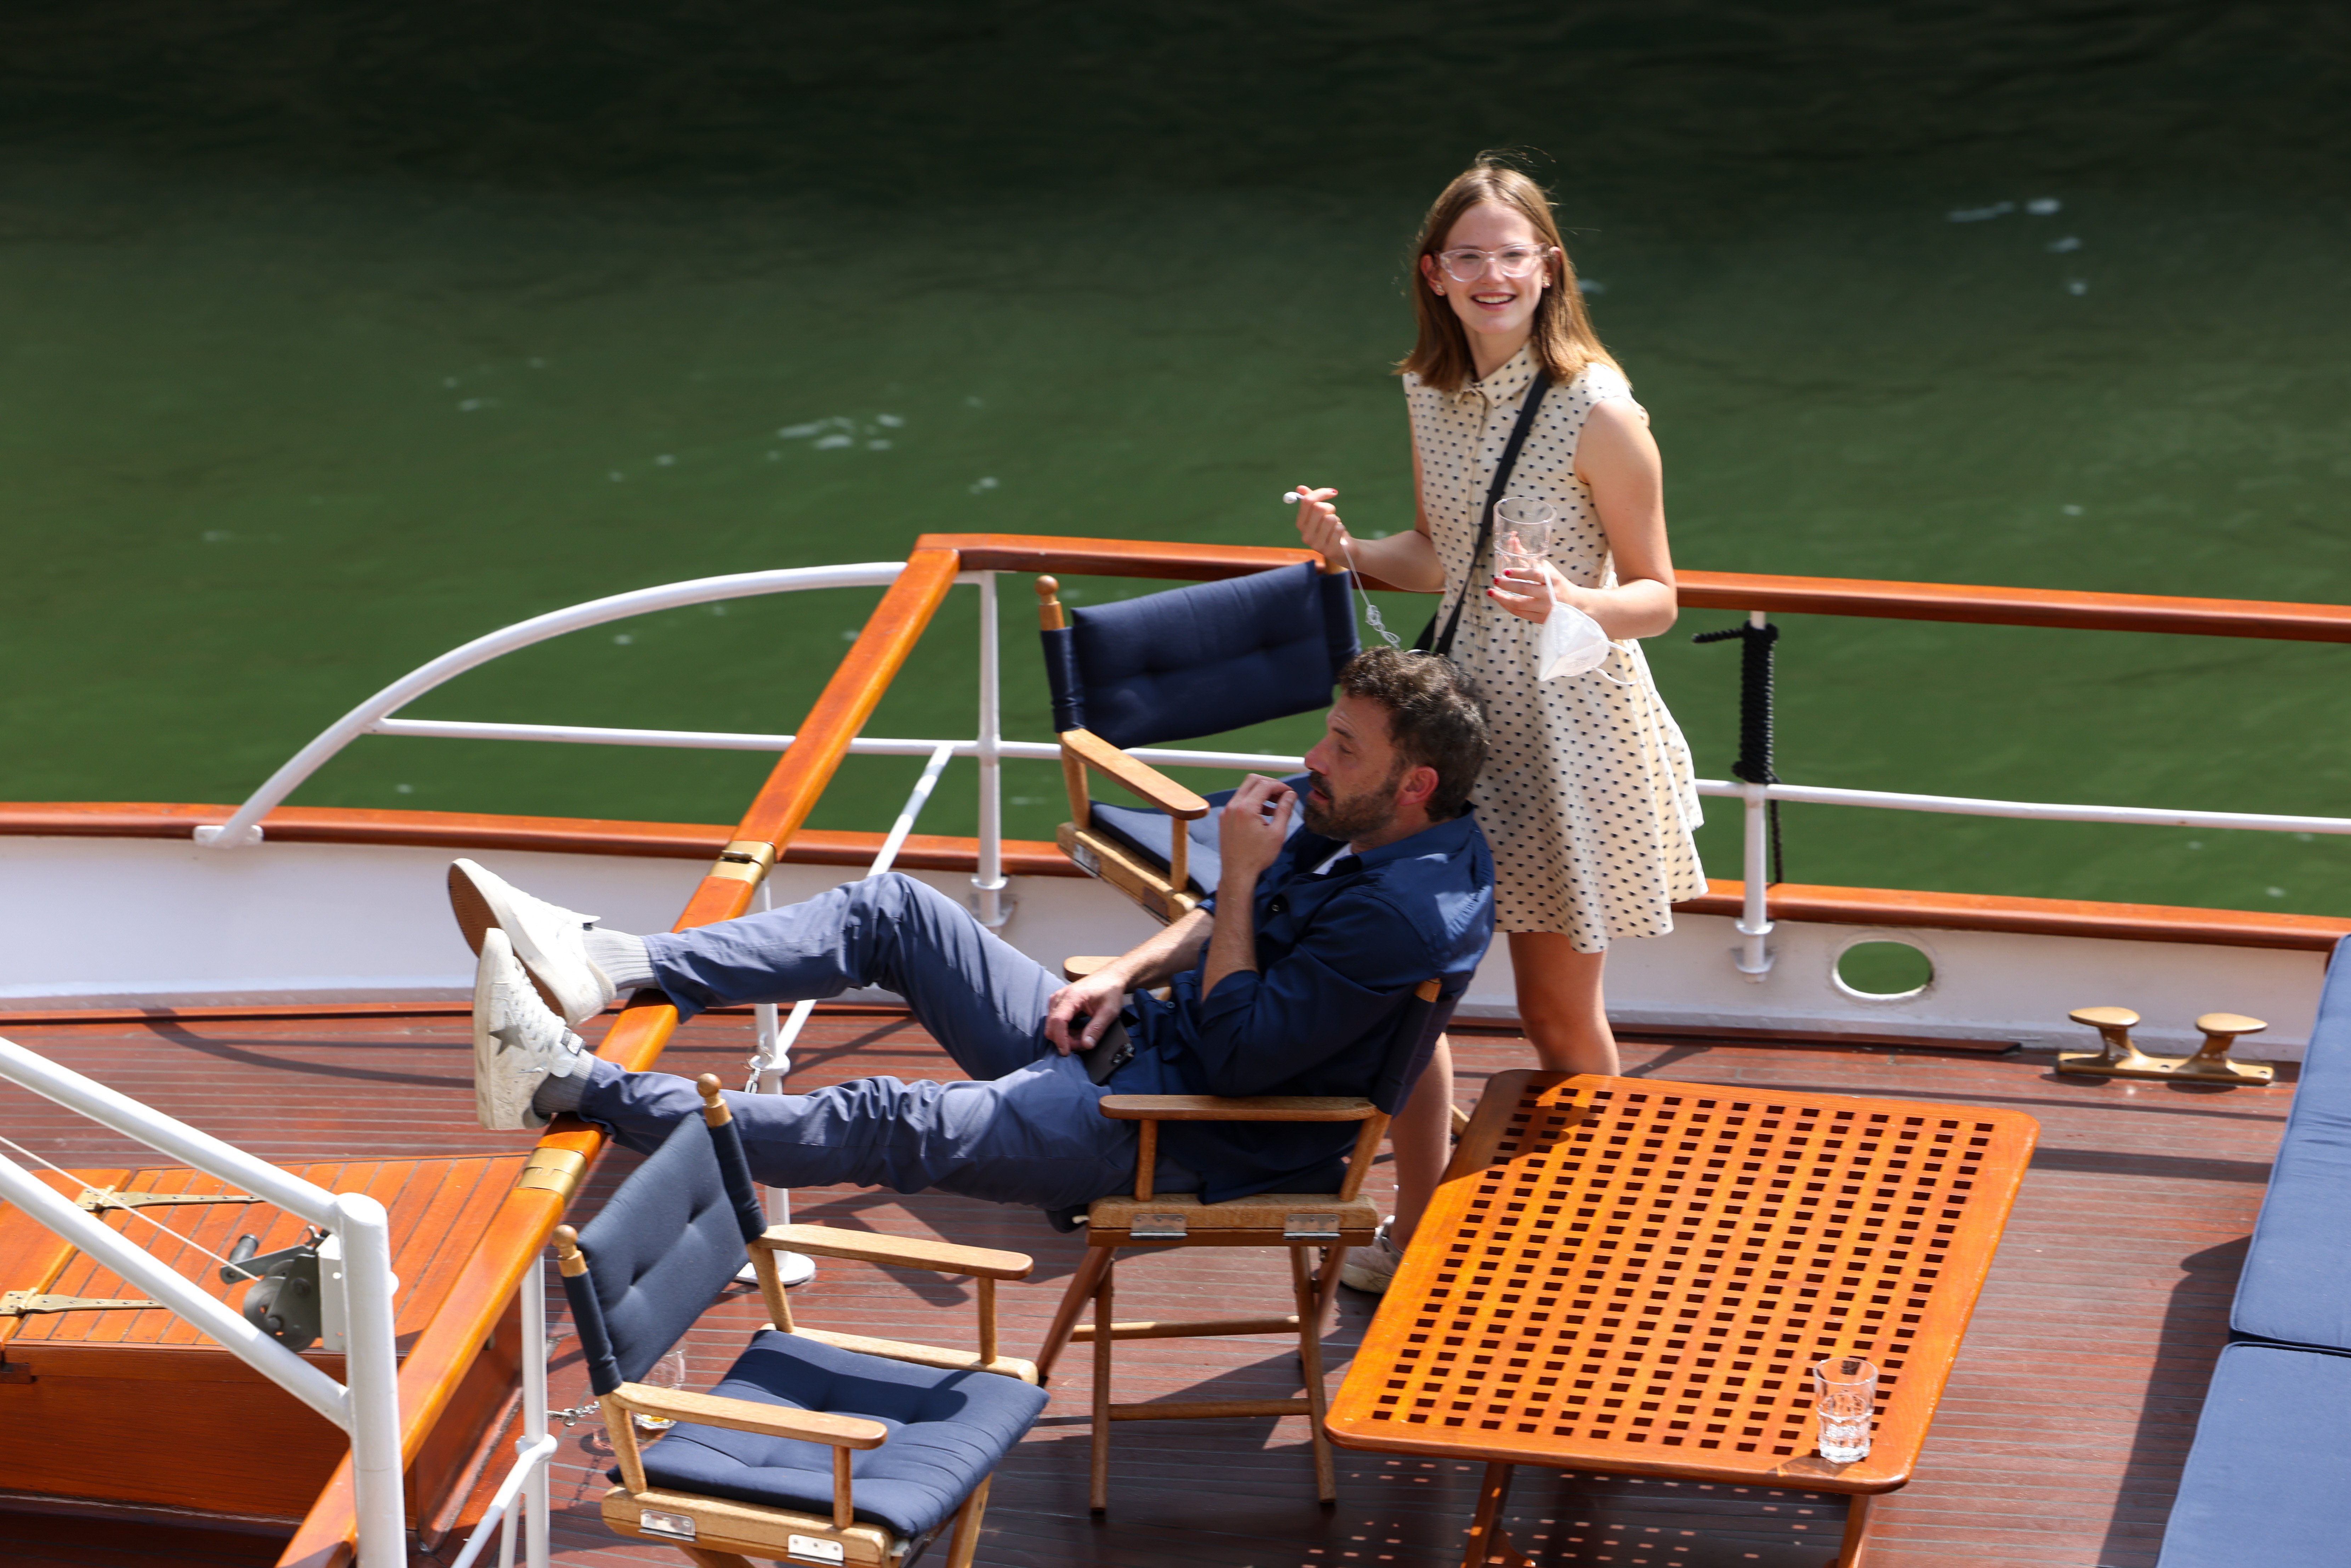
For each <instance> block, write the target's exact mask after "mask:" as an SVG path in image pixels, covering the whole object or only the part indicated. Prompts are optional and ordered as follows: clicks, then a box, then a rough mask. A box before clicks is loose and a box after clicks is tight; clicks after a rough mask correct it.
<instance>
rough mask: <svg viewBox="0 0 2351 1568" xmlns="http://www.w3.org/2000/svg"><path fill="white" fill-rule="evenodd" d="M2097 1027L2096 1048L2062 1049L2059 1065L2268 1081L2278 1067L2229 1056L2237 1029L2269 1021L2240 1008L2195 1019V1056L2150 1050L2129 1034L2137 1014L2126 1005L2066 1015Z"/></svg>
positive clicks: (2139, 1074) (2199, 1079) (2188, 1078)
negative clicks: (2199, 1041)
mask: <svg viewBox="0 0 2351 1568" xmlns="http://www.w3.org/2000/svg"><path fill="white" fill-rule="evenodd" d="M2065 1016H2066V1017H2068V1018H2070V1019H2073V1020H2074V1022H2075V1023H2078V1024H2086V1025H2088V1026H2089V1027H2090V1028H2092V1029H2095V1030H2097V1031H2098V1037H2099V1039H2100V1040H2101V1041H2102V1042H2103V1048H2102V1049H2101V1050H2098V1051H2059V1052H2058V1053H2057V1071H2060V1072H2064V1073H2072V1074H2075V1075H2078V1076H2083V1077H2090V1078H2168V1079H2176V1080H2182V1081H2185V1082H2190V1083H2223V1084H2227V1083H2268V1082H2273V1081H2274V1080H2275V1079H2276V1077H2277V1068H2276V1066H2275V1065H2274V1064H2273V1063H2271V1062H2267V1061H2231V1060H2229V1046H2230V1043H2231V1041H2233V1040H2235V1039H2236V1038H2237V1037H2238V1036H2239V1035H2244V1034H2258V1033H2260V1032H2261V1031H2262V1030H2265V1029H2267V1028H2269V1027H2270V1026H2269V1025H2268V1024H2266V1023H2263V1022H2262V1020H2261V1019H2253V1018H2246V1017H2244V1016H2242V1015H2241V1014H2239V1013H2206V1014H2205V1015H2204V1016H2203V1017H2201V1018H2199V1019H2197V1020H2196V1027H2197V1028H2198V1029H2199V1030H2203V1031H2204V1043H2203V1045H2202V1046H2201V1047H2199V1049H2198V1050H2197V1051H2196V1054H2195V1055H2193V1056H2149V1055H2147V1053H2146V1052H2145V1051H2141V1050H2139V1048H2138V1047H2137V1044H2135V1043H2134V1042H2133V1041H2132V1040H2131V1037H2130V1031H2131V1030H2132V1029H2133V1028H2135V1027H2136V1026H2137V1023H2138V1021H2139V1018H2138V1014H2137V1013H2135V1012H2133V1011H2131V1009H2128V1008H2075V1009H2074V1010H2073V1011H2072V1012H2070V1013H2068V1014H2066V1015H2065Z"/></svg>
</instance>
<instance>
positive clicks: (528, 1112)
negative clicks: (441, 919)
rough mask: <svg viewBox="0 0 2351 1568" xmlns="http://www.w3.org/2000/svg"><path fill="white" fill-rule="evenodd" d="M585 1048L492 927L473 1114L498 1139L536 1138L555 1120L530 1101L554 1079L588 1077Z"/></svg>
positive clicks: (477, 1016)
mask: <svg viewBox="0 0 2351 1568" xmlns="http://www.w3.org/2000/svg"><path fill="white" fill-rule="evenodd" d="M587 1063H588V1052H587V1050H586V1048H585V1042H584V1041H582V1040H580V1037H579V1036H578V1035H576V1034H573V1033H572V1032H571V1031H570V1030H568V1029H566V1028H564V1027H563V1020H562V1019H559V1018H557V1017H556V1016H555V1015H554V1014H553V1013H551V1012H549V1011H548V1010H547V1004H546V1003H544V1002H542V1001H540V1000H539V999H538V989H537V988H535V987H533V986H532V984H531V982H530V975H529V973H528V971H527V970H525V969H524V968H523V967H522V965H521V964H520V963H519V962H517V960H516V958H515V952H514V945H513V944H512V943H510V942H508V941H507V935H506V933H505V932H504V931H501V930H499V929H498V928H497V927H496V926H492V927H491V928H490V929H489V930H488V931H487V932H486V933H485V934H484V936H483V937H482V961H481V963H480V965H479V966H478V967H475V971H474V1113H475V1115H477V1116H479V1117H480V1118H481V1121H482V1125H483V1126H485V1127H487V1128H489V1129H490V1130H491V1131H492V1132H536V1131H538V1129H539V1128H541V1127H544V1126H546V1125H547V1124H548V1122H549V1118H548V1117H546V1116H542V1115H540V1114H539V1113H538V1112H536V1111H534V1110H532V1109H531V1108H530V1097H531V1096H532V1095H533V1094H535V1093H537V1092H538V1086H539V1085H540V1084H541V1083H543V1082H546V1081H547V1080H548V1079H549V1078H568V1077H569V1076H570V1075H571V1074H573V1073H575V1072H581V1071H586V1070H587Z"/></svg>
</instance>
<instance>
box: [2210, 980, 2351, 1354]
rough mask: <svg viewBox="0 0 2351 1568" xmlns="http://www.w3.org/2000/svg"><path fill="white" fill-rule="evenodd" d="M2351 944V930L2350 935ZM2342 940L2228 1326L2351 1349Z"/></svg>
mask: <svg viewBox="0 0 2351 1568" xmlns="http://www.w3.org/2000/svg"><path fill="white" fill-rule="evenodd" d="M2346 943H2351V938H2346ZM2344 953H2345V945H2344V944H2337V945H2336V946H2335V957H2334V959H2333V961H2332V962H2331V963H2330V964H2329V965H2328V966H2327V970H2326V987H2325V991H2324V992H2323V993H2322V994H2321V995H2320V997H2319V1002H2318V1022H2317V1025H2316V1026H2315V1027H2314V1029H2313V1030H2311V1032H2310V1051H2309V1052H2308V1054H2307V1055H2305V1056H2304V1058H2303V1063H2302V1079H2301V1082H2298V1083H2297V1084H2295V1086H2294V1112H2293V1113H2292V1114H2291V1115H2290V1116H2288V1117H2287V1118H2286V1124H2285V1135H2284V1137H2283V1139H2282V1140H2281V1141H2280V1143H2279V1145H2278V1154H2277V1163H2276V1165H2275V1166H2273V1168H2272V1170H2271V1172H2270V1186H2269V1191H2268V1193H2267V1194H2266V1195H2265V1196H2264V1197H2262V1216H2261V1219H2260V1222H2259V1223H2257V1224H2256V1225H2255V1226H2254V1227H2253V1241H2252V1249H2251V1250H2250V1251H2249V1252H2248V1253H2247V1254H2246V1258H2245V1270H2244V1273H2243V1274H2242V1275H2241V1276H2240V1277H2239V1279H2238V1281H2237V1299H2236V1302H2235V1305H2234V1306H2232V1307H2231V1310H2230V1312H2229V1326H2230V1327H2231V1328H2232V1329H2234V1330H2235V1331H2236V1332H2237V1333H2240V1334H2241V1335H2244V1336H2246V1337H2248V1338H2252V1339H2266V1340H2277V1341H2280V1342H2282V1343H2287V1344H2312V1345H2320V1346H2323V1347H2325V1348H2326V1349H2329V1350H2344V1351H2351V1221H2346V1211H2351V960H2346V957H2345V956H2344Z"/></svg>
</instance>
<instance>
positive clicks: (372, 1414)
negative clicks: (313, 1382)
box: [334, 1192, 408, 1568]
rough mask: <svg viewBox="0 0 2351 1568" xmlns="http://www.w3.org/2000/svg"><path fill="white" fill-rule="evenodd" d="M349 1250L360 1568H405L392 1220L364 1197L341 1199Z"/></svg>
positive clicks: (340, 1221) (348, 1371)
mask: <svg viewBox="0 0 2351 1568" xmlns="http://www.w3.org/2000/svg"><path fill="white" fill-rule="evenodd" d="M334 1229H335V1234H336V1235H337V1236H339V1237H340V1238H341V1239H342V1243H343V1268H342V1275H343V1278H342V1287H343V1322H344V1324H345V1331H346V1333H345V1337H346V1339H347V1341H348V1346H347V1348H346V1349H345V1351H344V1353H343V1355H344V1360H343V1376H344V1378H345V1380H346V1381H347V1382H348V1384H349V1385H350V1391H351V1393H350V1405H351V1419H350V1435H351V1500H352V1505H353V1512H354V1513H355V1514H356V1515H357V1517H358V1521H359V1549H360V1568H385V1565H387V1564H389V1565H392V1568H405V1564H406V1563H407V1562H408V1531H407V1524H406V1521H405V1520H404V1519H403V1517H402V1496H401V1463H400V1364H399V1360H398V1358H397V1355H396V1354H395V1353H394V1351H393V1348H392V1318H393V1308H392V1289H393V1283H394V1281H393V1280H392V1219H391V1216H389V1215H387V1214H386V1213H385V1212H384V1207H383V1205H382V1204H381V1203H379V1202H377V1201H376V1200H375V1199H374V1198H371V1197H368V1196H366V1195H365V1194H364V1193H355V1192H345V1193H338V1194H336V1195H335V1227H334Z"/></svg>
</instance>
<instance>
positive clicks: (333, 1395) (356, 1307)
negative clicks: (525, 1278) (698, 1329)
mask: <svg viewBox="0 0 2351 1568" xmlns="http://www.w3.org/2000/svg"><path fill="white" fill-rule="evenodd" d="M0 1078H5V1079H6V1080H8V1081H9V1082H12V1083H16V1084H17V1085H19V1086H20V1087H22V1088H26V1089H29V1090H31V1091H32V1092H34V1093H36V1094H39V1095H42V1096H44V1097H46V1098H47V1099H50V1100H53V1101H55V1102H56V1103H58V1104H60V1105H63V1106H64V1107H65V1108H66V1109H68V1110H69V1111H73V1112H76V1113H78V1114H80V1115H83V1116H87V1117H89V1119H90V1120H91V1121H93V1122H96V1123H98V1124H100V1125H102V1126H106V1127H110V1128H112V1129H113V1130H114V1131H116V1132H118V1133H120V1134H122V1135H123V1136H125V1137H128V1138H135V1139H137V1140H138V1141H139V1142H141V1143H142V1144H144V1145H147V1146H148V1147H149V1148H151V1149H154V1150H157V1151H158V1152H160V1153H162V1154H166V1155H171V1156H172V1158H174V1159H176V1160H179V1161H181V1162H183V1164H185V1165H188V1166H193V1168H195V1169H197V1170H200V1171H203V1172H204V1173H205V1174H207V1175H209V1176H215V1177H217V1178H218V1179H220V1180H221V1181H224V1182H226V1183H229V1184H231V1185H232V1186H236V1187H238V1188H241V1189H242V1190H243V1191H245V1192H247V1193H250V1194H251V1195H253V1196H254V1197H257V1198H260V1199H262V1200H263V1201H264V1202H266V1203H270V1204H274V1205H276V1206H277V1207H279V1208H281V1209H284V1210H285V1211H286V1212H287V1213H288V1214H291V1215H293V1216H295V1217H296V1218H300V1219H303V1220H307V1221H308V1223H310V1224H311V1225H314V1226H317V1227H318V1228H319V1229H321V1230H324V1231H326V1232H327V1233H328V1236H329V1238H330V1240H331V1243H332V1244H333V1247H334V1249H333V1250H328V1249H322V1250H321V1256H320V1262H321V1264H322V1265H323V1266H322V1267H321V1268H320V1269H319V1296H320V1305H321V1306H322V1308H323V1309H324V1316H325V1319H326V1324H327V1332H328V1336H329V1346H330V1348H337V1349H340V1350H341V1351H342V1353H343V1356H344V1363H343V1365H344V1374H343V1375H344V1376H345V1377H346V1378H347V1379H349V1382H348V1384H343V1383H337V1382H336V1381H335V1380H334V1379H333V1378H331V1377H329V1376H328V1375H326V1374H325V1373H323V1372H321V1371H319V1369H318V1368H317V1367H316V1366H313V1365H312V1364H309V1363H308V1362H307V1361H304V1360H303V1359H302V1358H301V1357H300V1356H298V1355H297V1354H295V1353H294V1352H292V1351H290V1350H288V1349H287V1348H286V1346H284V1345H283V1344H280V1343H278V1342H277V1340H275V1339H273V1338H271V1337H270V1336H269V1335H268V1334H267V1333H264V1332H262V1330H261V1329H259V1328H257V1327H256V1326H255V1325H254V1324H252V1323H250V1322H246V1319H245V1317H244V1316H243V1314H241V1313H239V1312H236V1311H235V1310H234V1309H232V1308H231V1307H230V1306H229V1305H228V1303H227V1302H225V1301H221V1300H219V1299H217V1298H215V1297H214V1296H213V1295H212V1294H211V1293H210V1292H209V1291H205V1290H204V1289H203V1288H201V1287H200V1286H198V1285H197V1284H196V1283H195V1281H192V1280H189V1279H188V1278H186V1277H185V1276H184V1275H182V1274H181V1273H179V1272H178V1271H177V1270H173V1269H170V1268H167V1267H166V1266H164V1264H163V1263H162V1262H161V1261H160V1260H157V1259H156V1258H155V1257H154V1256H153V1255H152V1254H151V1253H150V1252H148V1251H147V1249H145V1248H143V1247H141V1246H139V1245H137V1244H136V1243H135V1242H133V1241H132V1240H131V1239H130V1238H129V1237H128V1236H125V1235H124V1234H122V1233H121V1232H120V1231H117V1230H113V1229H110V1228H108V1226H107V1224H106V1222H105V1221H104V1220H102V1219H100V1218H99V1217H98V1215H96V1214H93V1213H85V1212H84V1211H83V1210H82V1209H81V1208H80V1207H78V1206H77V1205H76V1204H75V1203H74V1201H73V1200H72V1199H71V1198H68V1197H65V1196H64V1195H63V1194H61V1193H59V1192H58V1191H57V1189H56V1188H54V1187H52V1186H49V1185H48V1184H47V1183H46V1182H44V1181H42V1180H41V1179H40V1178H39V1177H37V1176H35V1175H34V1174H33V1173H32V1172H31V1171H29V1170H26V1168H25V1167H24V1166H19V1165H17V1164H16V1163H15V1162H14V1161H12V1160H9V1159H6V1158H5V1157H0V1200H5V1202H7V1203H10V1204H13V1205H15V1206H16V1207H17V1209H19V1210H20V1211H21V1212H22V1213H23V1214H24V1215H25V1216H26V1218H30V1219H32V1220H33V1221H35V1222H36V1223H37V1224H39V1225H41V1226H43V1227H45V1228H47V1229H48V1230H50V1231H51V1232H53V1233H55V1234H56V1235H57V1236H58V1237H59V1238H61V1239H64V1240H66V1241H68V1242H71V1243H72V1244H73V1245H74V1246H75V1247H77V1248H78V1249H81V1251H82V1252H84V1253H85V1254H87V1255H88V1256H89V1258H90V1259H92V1260H94V1261H96V1262H97V1263H99V1265H101V1266H102V1267H104V1268H107V1269H110V1270H112V1271H113V1272H114V1273H115V1274H117V1275H119V1276H120V1278H121V1279H122V1280H123V1281H124V1282H125V1283H127V1284H130V1285H133V1286H136V1287H137V1288H138V1289H140V1290H142V1291H146V1292H147V1293H148V1294H149V1295H150V1296H151V1297H152V1298H153V1299H154V1300H155V1301H157V1302H158V1303H159V1304H160V1305H161V1306H162V1307H163V1308H164V1309H165V1310H166V1311H169V1312H172V1313H173V1314H174V1315H176V1316H177V1317H179V1318H180V1319H182V1320H183V1322H187V1323H188V1324H189V1325H190V1326H191V1327H193V1328H194V1329H195V1330H196V1331H197V1332H198V1333H202V1334H204V1336H205V1337H206V1338H208V1339H211V1340H212V1341H214V1343H217V1344H219V1345H220V1347H221V1348H222V1349H224V1350H225V1351H227V1352H228V1353H229V1354H231V1355H234V1356H235V1357H236V1358H237V1359H238V1360H239V1361H242V1362H244V1363H245V1364H246V1365H247V1366H250V1367H252V1368H253V1369H254V1370H255V1371H256V1372H257V1373H259V1374H261V1375H262V1376H264V1377H266V1378H267V1379H269V1380H270V1381H271V1382H272V1383H275V1384H276V1385H277V1386H279V1387H280V1388H283V1389H285V1390H286V1391H287V1393H288V1394H291V1395H293V1396H294V1397H296V1398H297V1399H299V1400H300V1401H302V1403H303V1404H305V1405H308V1406H309V1407H310V1408H311V1409H313V1410H315V1411H317V1412H318V1413H319V1415H321V1416H325V1417H326V1418H327V1419H328V1420H329V1421H332V1422H333V1423H334V1424H335V1425H336V1426H338V1427H341V1428H342V1429H343V1431H344V1432H345V1433H346V1434H348V1435H349V1436H350V1442H351V1490H352V1499H353V1503H354V1511H355V1512H356V1514H357V1517H358V1521H359V1552H360V1564H361V1568H401V1565H404V1564H405V1563H407V1561H408V1544H407V1521H406V1517H405V1514H404V1512H403V1506H402V1497H401V1459H400V1388H399V1369H398V1364H397V1361H396V1359H395V1355H394V1351H393V1344H392V1318H393V1311H392V1291H393V1290H394V1288H395V1287H396V1284H397V1281H394V1280H393V1278H392V1244H391V1225H390V1220H389V1218H388V1217H387V1216H386V1214H385V1213H384V1207H383V1205H382V1204H381V1203H379V1202H377V1201H376V1200H375V1199H374V1198H372V1197H368V1196H366V1195H365V1194H364V1193H350V1192H346V1193H332V1192H329V1191H327V1190H326V1189H325V1188H323V1187H319V1186H313V1185H312V1184H310V1183H309V1182H307V1181H304V1180H302V1179H301V1178H300V1177H299V1176H294V1175H291V1174H290V1173H288V1172H287V1171H284V1170H280V1169H279V1168H278V1167H277V1166H273V1165H271V1164H269V1163H268V1162H267V1161H266V1160H263V1159H259V1158H257V1157H256V1156H255V1155H249V1154H247V1153H246V1152H245V1151H244V1150H243V1149H240V1148H237V1147H235V1145H230V1144H226V1143H224V1142H222V1141H221V1140H220V1139H218V1138H215V1137H214V1136H213V1135H212V1134H209V1133H206V1132H203V1131H201V1130H199V1129H197V1128H194V1127H191V1126H189V1125H188V1124H186V1123H184V1122H182V1121H178V1120H176V1119H174V1118H172V1117H170V1116H166V1115H164V1114H163V1113H162V1112H160V1111H157V1110H155V1109H153V1108H152V1107H151V1106H148V1105H144V1104H141V1103H140V1102H138V1101H136V1100H133V1099H131V1097H130V1096H129V1095H127V1094H123V1093H120V1092H117V1091H115V1090H113V1089H110V1088H108V1087H107V1086H106V1085H105V1084H103V1083H100V1082H98V1081H97V1080H95V1079H92V1078H85V1077H83V1076H82V1075H81V1074H80V1073H78V1072H75V1071H71V1070H70V1069H68V1068H64V1067H60V1066H58V1065H57V1063H56V1062H54V1061H49V1060H48V1058H47V1057H45V1056H42V1055H40V1054H39V1053H37V1052H36V1051H27V1050H26V1048H25V1047H23V1046H21V1045H18V1044H16V1042H15V1041H14V1040H0ZM181 1239H183V1240H185V1238H184V1237H183V1238H181ZM337 1253H339V1254H340V1256H337ZM339 1327H340V1331H341V1333H340V1338H341V1339H342V1342H343V1343H341V1344H340V1345H335V1344H334V1343H333V1341H334V1339H335V1337H336V1331H337V1329H338V1328H339ZM540 1403H541V1404H542V1405H543V1404H544V1403H545V1400H544V1399H543V1398H542V1400H541V1401H540Z"/></svg>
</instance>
